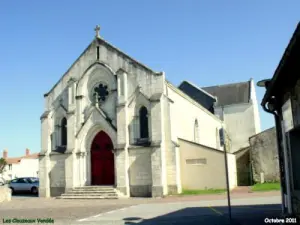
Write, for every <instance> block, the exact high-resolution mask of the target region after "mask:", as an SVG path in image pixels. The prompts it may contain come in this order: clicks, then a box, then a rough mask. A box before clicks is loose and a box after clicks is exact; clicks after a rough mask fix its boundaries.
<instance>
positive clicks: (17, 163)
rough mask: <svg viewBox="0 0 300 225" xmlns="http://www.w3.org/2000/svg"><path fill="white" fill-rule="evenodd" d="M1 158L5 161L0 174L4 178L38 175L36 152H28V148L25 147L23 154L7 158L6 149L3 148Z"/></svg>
mask: <svg viewBox="0 0 300 225" xmlns="http://www.w3.org/2000/svg"><path fill="white" fill-rule="evenodd" d="M3 158H4V159H5V160H6V163H7V165H6V166H5V168H4V172H3V174H2V177H3V178H4V179H5V180H11V179H14V178H18V177H38V171H39V157H38V153H35V154H30V150H29V149H26V151H25V155H24V156H21V157H14V158H9V157H8V151H7V150H4V151H3Z"/></svg>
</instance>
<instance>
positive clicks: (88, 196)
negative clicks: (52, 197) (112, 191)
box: [57, 195, 118, 199]
mask: <svg viewBox="0 0 300 225" xmlns="http://www.w3.org/2000/svg"><path fill="white" fill-rule="evenodd" d="M57 199H118V197H117V196H99V195H98V196H90V195H87V196H74V195H72V196H59V197H57Z"/></svg>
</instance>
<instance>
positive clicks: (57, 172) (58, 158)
mask: <svg viewBox="0 0 300 225" xmlns="http://www.w3.org/2000/svg"><path fill="white" fill-rule="evenodd" d="M66 156H67V155H65V154H53V155H51V158H50V159H51V170H50V195H51V197H55V196H59V195H61V194H62V193H64V192H65V182H66V181H65V159H66Z"/></svg>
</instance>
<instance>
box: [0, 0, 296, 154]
mask: <svg viewBox="0 0 300 225" xmlns="http://www.w3.org/2000/svg"><path fill="white" fill-rule="evenodd" d="M299 8H300V1H296V0H295V1H289V2H288V4H287V3H286V4H285V2H284V1H271V0H269V1H258V0H254V1H238V0H236V1H235V0H232V1H225V0H223V1H222V0H219V1H208V0H207V1H201V0H198V1H196V0H195V1H191V0H186V1H175V0H172V1H171V0H170V1H167V0H166V1H158V0H157V1H156V0H151V1H137V0H135V1H131V0H128V1H121V0H120V1H99V0H98V1H80V3H79V1H74V0H73V1H67V0H64V1H34V0H31V1H1V3H0V31H1V32H0V35H1V36H0V38H1V41H0V50H1V52H0V75H1V88H0V96H1V98H0V103H1V104H0V105H1V110H0V128H1V131H0V150H3V149H5V148H6V149H8V151H9V156H18V155H22V154H23V153H24V152H25V149H26V148H29V149H31V151H32V152H39V151H40V137H41V135H40V130H41V127H40V116H41V114H42V113H43V110H44V101H43V94H44V93H46V92H47V91H49V90H50V88H51V87H52V86H53V85H54V84H55V83H56V82H57V81H58V79H59V78H60V77H61V75H62V74H63V73H64V72H65V71H66V70H67V69H68V68H69V66H70V65H71V64H72V63H73V62H74V61H75V60H76V58H77V57H78V56H79V55H80V54H81V53H82V51H83V50H84V49H85V48H86V47H87V46H88V45H89V43H90V42H91V41H92V39H93V38H94V30H93V29H94V27H95V25H96V24H99V25H100V26H101V32H100V33H101V36H102V37H103V38H104V39H105V40H107V41H108V42H110V43H112V44H113V45H115V46H116V47H118V48H120V49H121V50H123V51H124V52H126V53H127V54H129V55H131V56H132V57H134V58H135V59H137V60H138V61H141V62H143V63H144V64H146V65H148V66H150V67H151V68H153V69H154V70H157V71H165V72H166V76H167V78H168V80H170V81H171V82H172V83H173V84H175V85H178V84H179V83H180V81H182V80H183V79H185V80H189V81H191V82H193V83H195V84H197V85H199V86H210V85H215V84H224V83H231V82H239V81H246V80H249V79H250V78H251V77H252V78H253V79H254V80H255V81H258V80H260V79H264V78H269V77H271V76H272V75H273V73H274V70H275V69H276V67H277V65H278V63H279V60H280V58H281V56H282V54H283V51H284V49H285V48H286V46H287V44H288V42H289V40H290V38H291V35H292V33H293V31H294V29H295V27H296V24H297V22H298V20H299ZM263 93H264V90H263V89H261V88H257V96H258V100H259V101H260V100H261V98H262V96H263ZM260 108H261V107H260ZM260 113H261V114H260V116H261V122H262V128H263V129H266V128H269V127H271V126H273V125H274V122H273V117H272V116H270V115H268V114H266V113H264V112H263V111H262V110H260Z"/></svg>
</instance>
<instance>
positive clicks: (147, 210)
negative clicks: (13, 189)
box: [0, 193, 281, 225]
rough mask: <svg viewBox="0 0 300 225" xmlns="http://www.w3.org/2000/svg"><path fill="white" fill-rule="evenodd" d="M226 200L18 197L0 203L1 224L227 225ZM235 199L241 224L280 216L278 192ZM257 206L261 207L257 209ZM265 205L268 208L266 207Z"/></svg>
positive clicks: (236, 214)
mask: <svg viewBox="0 0 300 225" xmlns="http://www.w3.org/2000/svg"><path fill="white" fill-rule="evenodd" d="M268 195H269V196H268ZM263 196H264V197H263ZM266 196H267V197H266ZM225 198H226V196H222V195H216V196H195V197H180V198H178V197H174V198H172V197H170V198H164V199H145V198H141V199H138V198H135V199H120V200H58V199H43V198H34V197H33V198H28V197H23V196H18V197H13V199H12V201H11V202H9V203H5V204H3V203H2V204H0V221H1V222H3V219H13V218H17V219H37V218H52V219H54V224H56V225H60V224H65V225H68V224H70V225H71V224H82V225H85V224H87V225H88V224H98V225H104V224H105V225H108V224H109V225H112V224H114V225H118V224H140V225H150V224H179V225H181V224H182V225H183V224H197V225H198V224H207V225H210V224H217V225H223V224H224V225H226V213H227V208H226V207H225V206H226V204H227V201H226V199H225ZM233 198H234V200H233V201H232V202H233V205H243V207H237V206H235V207H234V208H233V214H234V217H235V218H237V219H239V220H240V221H241V219H243V218H244V217H245V215H246V214H247V215H248V216H249V213H250V218H248V221H250V219H253V218H254V216H253V215H255V216H256V217H257V216H258V215H262V217H263V218H261V219H259V221H260V222H263V219H264V217H266V216H268V215H267V213H269V214H271V215H269V217H274V215H276V214H278V215H279V214H280V207H279V205H278V204H279V203H280V200H281V199H280V197H279V196H278V193H277V195H276V196H274V195H272V194H260V195H258V194H248V195H240V196H239V195H236V196H233ZM256 204H259V206H253V205H256ZM262 204H268V205H266V206H263V205H262ZM264 214H265V215H264ZM247 215H246V216H247ZM175 222H176V223H175ZM200 222H203V223H200ZM14 224H18V223H14ZM19 224H21V223H19ZM22 224H24V223H22ZM31 224H32V223H31ZM247 224H255V225H259V223H257V222H252V223H245V222H244V223H243V225H247ZM261 224H263V223H261Z"/></svg>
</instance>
